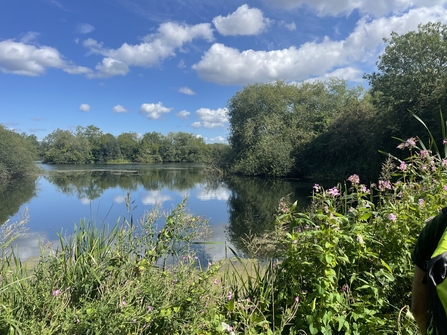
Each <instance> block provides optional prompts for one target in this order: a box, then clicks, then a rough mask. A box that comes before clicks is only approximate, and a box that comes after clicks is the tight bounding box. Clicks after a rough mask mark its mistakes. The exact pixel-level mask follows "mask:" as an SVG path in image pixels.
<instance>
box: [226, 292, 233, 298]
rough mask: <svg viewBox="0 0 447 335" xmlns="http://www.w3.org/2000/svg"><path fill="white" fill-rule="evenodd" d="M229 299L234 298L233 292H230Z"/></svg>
mask: <svg viewBox="0 0 447 335" xmlns="http://www.w3.org/2000/svg"><path fill="white" fill-rule="evenodd" d="M227 299H228V300H231V299H233V292H228V296H227Z"/></svg>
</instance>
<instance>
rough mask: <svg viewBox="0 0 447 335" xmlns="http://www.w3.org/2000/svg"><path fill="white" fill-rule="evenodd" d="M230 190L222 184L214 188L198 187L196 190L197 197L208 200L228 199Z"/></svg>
mask: <svg viewBox="0 0 447 335" xmlns="http://www.w3.org/2000/svg"><path fill="white" fill-rule="evenodd" d="M230 195H231V191H230V190H229V189H228V188H227V187H224V186H219V187H217V188H216V189H214V190H210V189H206V188H205V186H203V188H202V189H200V191H199V192H197V199H199V200H202V201H208V200H213V199H216V200H224V201H226V200H228V199H229V198H230Z"/></svg>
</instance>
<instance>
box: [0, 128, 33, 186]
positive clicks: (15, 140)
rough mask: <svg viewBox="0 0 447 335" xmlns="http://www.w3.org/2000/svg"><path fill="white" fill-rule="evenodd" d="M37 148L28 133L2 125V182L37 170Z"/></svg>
mask: <svg viewBox="0 0 447 335" xmlns="http://www.w3.org/2000/svg"><path fill="white" fill-rule="evenodd" d="M35 157H36V150H35V147H34V146H33V144H32V142H31V140H30V139H28V138H27V137H26V135H23V136H21V135H19V134H17V133H15V132H13V131H10V130H7V129H6V128H5V127H4V126H2V125H0V182H4V181H5V180H9V179H13V178H15V179H20V178H23V177H25V176H27V175H29V174H31V173H32V172H34V171H35V168H36V167H35V165H34V158H35Z"/></svg>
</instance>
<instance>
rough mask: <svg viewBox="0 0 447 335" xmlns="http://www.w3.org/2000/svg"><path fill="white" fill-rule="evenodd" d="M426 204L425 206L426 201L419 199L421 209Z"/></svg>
mask: <svg viewBox="0 0 447 335" xmlns="http://www.w3.org/2000/svg"><path fill="white" fill-rule="evenodd" d="M424 204H425V201H424V199H419V207H422V206H424Z"/></svg>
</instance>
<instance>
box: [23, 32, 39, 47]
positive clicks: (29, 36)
mask: <svg viewBox="0 0 447 335" xmlns="http://www.w3.org/2000/svg"><path fill="white" fill-rule="evenodd" d="M39 35H40V33H37V32H35V31H29V32H27V33H26V34H25V35H23V37H22V38H21V39H20V42H22V43H25V44H26V43H30V42H32V41H34V40H35V39H37V37H38V36H39Z"/></svg>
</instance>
